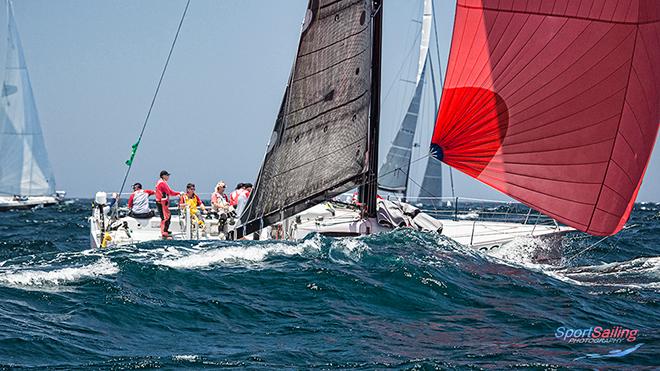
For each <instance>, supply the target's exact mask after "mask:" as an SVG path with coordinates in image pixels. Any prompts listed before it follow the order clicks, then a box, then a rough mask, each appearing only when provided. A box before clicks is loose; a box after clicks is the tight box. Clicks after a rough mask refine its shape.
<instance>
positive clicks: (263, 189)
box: [238, 0, 375, 236]
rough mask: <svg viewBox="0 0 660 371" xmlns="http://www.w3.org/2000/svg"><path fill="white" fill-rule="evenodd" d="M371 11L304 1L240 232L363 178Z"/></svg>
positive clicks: (363, 0)
mask: <svg viewBox="0 0 660 371" xmlns="http://www.w3.org/2000/svg"><path fill="white" fill-rule="evenodd" d="M373 11H374V9H373V7H372V1H371V0H342V1H332V0H325V1H324V0H310V1H309V5H308V10H307V13H306V15H305V22H304V24H303V28H302V32H301V37H300V43H299V47H298V51H297V55H296V61H295V64H294V68H293V71H292V74H291V77H290V79H289V84H288V86H287V89H286V93H285V96H284V99H283V101H282V105H281V108H280V113H279V114H278V118H277V120H276V124H275V129H274V130H273V134H272V136H271V140H270V142H269V144H268V149H267V151H266V155H265V158H264V162H263V165H262V167H261V170H260V172H259V176H258V178H257V182H256V185H255V189H254V191H253V192H252V194H251V196H250V200H249V202H248V205H247V207H246V209H245V211H244V212H243V214H242V215H241V228H239V230H238V235H239V236H240V235H242V234H243V233H245V234H248V233H252V232H254V231H256V230H258V229H260V228H263V227H265V226H268V225H270V224H273V223H275V222H278V221H280V220H281V219H284V218H287V217H289V216H291V215H294V214H296V213H298V212H300V211H303V210H305V209H307V208H309V207H311V206H313V205H315V204H318V203H320V202H323V201H324V200H327V199H328V198H331V197H334V196H335V195H338V194H341V193H342V192H344V191H346V190H349V189H352V188H355V187H357V186H358V185H360V184H363V183H364V181H365V179H364V176H365V174H366V173H367V171H368V170H369V159H368V153H369V152H368V141H369V129H370V126H369V122H370V121H369V114H370V106H371V84H372V77H371V67H372V66H371V61H372V48H373V45H372V44H373V38H372V36H373V18H372V14H373ZM374 197H375V196H374Z"/></svg>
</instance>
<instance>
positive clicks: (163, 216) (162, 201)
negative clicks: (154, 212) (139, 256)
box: [156, 170, 181, 238]
mask: <svg viewBox="0 0 660 371" xmlns="http://www.w3.org/2000/svg"><path fill="white" fill-rule="evenodd" d="M169 179H170V173H168V172H167V171H166V170H163V171H161V172H160V179H158V182H157V183H156V207H158V213H159V214H160V234H161V235H162V236H163V238H171V232H170V219H171V218H172V214H171V213H170V196H181V192H174V191H173V190H172V188H170V186H169V185H167V181H168V180H169Z"/></svg>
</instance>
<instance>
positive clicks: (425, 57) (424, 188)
mask: <svg viewBox="0 0 660 371" xmlns="http://www.w3.org/2000/svg"><path fill="white" fill-rule="evenodd" d="M433 8H434V7H433V1H432V0H424V7H423V14H422V22H421V23H422V27H421V32H420V35H421V37H420V45H419V59H418V62H417V75H416V78H415V81H409V80H405V81H406V82H413V83H414V84H415V90H414V94H413V96H412V98H411V100H410V104H409V106H408V109H407V111H406V114H405V116H404V118H403V120H402V122H401V126H400V127H399V130H398V131H397V133H396V136H395V137H394V141H393V142H392V144H391V146H390V147H389V150H388V152H387V155H386V157H385V163H384V164H383V165H382V166H381V168H380V170H379V171H378V173H379V174H381V175H380V177H379V178H378V188H379V189H380V190H382V191H386V192H391V193H394V194H396V195H400V196H401V197H402V199H403V201H406V200H407V199H408V197H410V196H411V195H410V191H409V188H410V187H409V181H410V179H411V177H412V171H411V168H412V162H413V161H415V160H416V159H413V157H412V154H413V147H414V146H416V145H417V144H416V143H414V140H415V137H416V135H417V131H418V130H417V127H418V126H419V125H420V124H421V125H424V124H425V123H424V122H422V120H421V117H422V112H421V111H422V104H423V103H422V95H423V93H424V91H425V90H426V89H428V88H429V87H430V88H431V90H432V92H433V97H434V99H433V100H434V102H433V103H434V107H433V112H434V113H435V112H437V111H436V109H437V107H438V97H437V91H436V77H435V70H434V68H433V63H432V59H431V54H429V44H430V41H431V30H432V27H435V26H436V25H435V23H434V15H433ZM438 63H439V61H438ZM427 71H428V74H427ZM429 75H430V79H429ZM428 80H430V81H428ZM438 80H440V79H438ZM425 88H426V89H425ZM433 121H435V116H433ZM431 129H432V128H431ZM421 139H422V140H425V141H426V143H424V144H426V148H428V145H429V144H430V143H429V141H430V138H421ZM420 144H421V143H420ZM424 160H425V162H426V166H425V171H424V176H423V179H422V180H421V184H419V183H417V185H418V186H420V191H419V197H416V196H413V197H414V198H418V199H419V200H420V203H423V204H428V205H435V204H436V203H437V200H438V199H439V198H440V197H441V196H442V168H441V165H440V161H438V160H437V159H436V158H434V157H432V156H427V158H425V159H424Z"/></svg>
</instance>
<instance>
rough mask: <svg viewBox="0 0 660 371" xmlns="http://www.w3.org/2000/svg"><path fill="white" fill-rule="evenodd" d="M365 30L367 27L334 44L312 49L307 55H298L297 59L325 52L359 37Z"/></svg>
mask: <svg viewBox="0 0 660 371" xmlns="http://www.w3.org/2000/svg"><path fill="white" fill-rule="evenodd" d="M367 29H368V27H365V28H363V29H361V30H359V31H358V32H355V33H353V34H350V35H348V36H346V37H344V38H342V39H339V40H337V41H334V42H332V43H330V44H327V45H324V46H323V47H320V48H318V49H314V50H312V51H310V52H307V53H305V54H299V55H298V58H303V57H306V56H308V55H312V54H315V53H318V52H320V51H322V50H325V49H327V48H329V47H331V46H335V45H337V44H339V43H340V42H342V41H346V40H348V39H350V38H353V37H355V36H357V35H359V34H361V33H363V32H365V31H366V30H367Z"/></svg>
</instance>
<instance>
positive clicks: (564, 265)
mask: <svg viewBox="0 0 660 371" xmlns="http://www.w3.org/2000/svg"><path fill="white" fill-rule="evenodd" d="M564 247H565V246H562V245H561V244H559V243H557V241H547V240H544V239H541V238H532V237H519V238H516V239H514V240H513V241H511V242H509V243H507V244H504V245H502V246H501V247H500V248H498V249H493V250H491V251H488V252H487V253H486V254H487V255H488V256H489V257H491V258H495V259H496V260H497V261H499V262H502V263H504V264H509V265H514V266H518V267H524V268H526V269H530V270H533V271H538V272H542V273H544V274H546V275H548V276H550V277H552V278H555V279H558V280H561V281H563V282H565V283H569V284H575V285H580V286H608V287H621V288H634V289H651V290H657V289H660V257H642V258H634V259H632V260H624V261H617V262H610V263H599V264H591V265H582V266H571V265H570V263H571V262H572V260H573V259H569V258H566V257H565V256H564V253H565V252H564Z"/></svg>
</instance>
